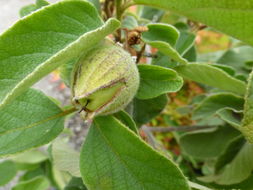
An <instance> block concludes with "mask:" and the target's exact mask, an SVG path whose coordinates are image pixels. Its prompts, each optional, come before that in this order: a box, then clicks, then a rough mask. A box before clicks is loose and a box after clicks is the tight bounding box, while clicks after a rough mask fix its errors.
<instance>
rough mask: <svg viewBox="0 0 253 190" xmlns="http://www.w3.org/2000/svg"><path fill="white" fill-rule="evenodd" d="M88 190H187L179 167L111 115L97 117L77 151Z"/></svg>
mask: <svg viewBox="0 0 253 190" xmlns="http://www.w3.org/2000/svg"><path fill="white" fill-rule="evenodd" d="M80 168H81V174H82V177H83V180H84V183H85V184H86V185H87V187H88V189H90V190H95V189H103V190H119V189H121V190H128V189H131V190H140V189H143V190H164V189H173V190H189V186H188V184H187V181H186V179H185V178H184V176H183V174H182V173H181V172H180V170H179V168H178V167H177V166H176V165H174V164H173V163H172V162H171V161H170V160H168V159H166V158H165V157H163V156H162V155H160V154H159V153H157V152H156V151H154V150H153V149H152V148H151V147H149V146H147V145H146V144H145V143H144V142H143V141H142V140H141V139H139V138H138V137H137V136H136V135H135V134H134V133H133V132H131V131H130V130H129V129H128V128H126V127H125V126H124V125H123V124H122V123H120V122H119V121H118V120H117V119H115V118H113V117H112V116H105V117H98V118H96V119H95V121H94V124H93V125H92V126H91V129H90V131H89V134H88V136H87V138H86V140H85V143H84V145H83V147H82V150H81V159H80Z"/></svg>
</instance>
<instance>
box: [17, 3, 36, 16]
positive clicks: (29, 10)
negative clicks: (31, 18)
mask: <svg viewBox="0 0 253 190" xmlns="http://www.w3.org/2000/svg"><path fill="white" fill-rule="evenodd" d="M37 9H38V8H37V6H36V5H34V4H31V5H27V6H24V7H22V8H21V9H20V11H19V15H20V17H24V16H26V15H29V14H31V13H32V12H34V11H36V10H37Z"/></svg>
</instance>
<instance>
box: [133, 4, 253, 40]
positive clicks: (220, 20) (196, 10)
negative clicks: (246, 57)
mask: <svg viewBox="0 0 253 190" xmlns="http://www.w3.org/2000/svg"><path fill="white" fill-rule="evenodd" d="M134 2H135V3H137V4H143V5H149V6H154V7H157V8H161V9H165V10H169V11H173V12H175V13H177V14H180V15H183V16H186V17H188V18H189V19H191V20H195V21H199V22H201V23H204V24H206V25H208V26H211V27H214V28H215V29H217V30H219V31H221V32H224V33H226V34H229V35H231V36H233V37H235V38H238V39H240V40H242V41H244V42H247V43H249V44H251V45H253V36H252V31H253V30H252V28H253V22H252V20H251V18H252V17H253V7H252V3H253V1H252V0H246V1H243V2H241V1H231V0H221V1H212V0H205V1H195V0H181V1H178V0H170V1H168V0H134Z"/></svg>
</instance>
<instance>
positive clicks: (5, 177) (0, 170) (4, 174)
mask: <svg viewBox="0 0 253 190" xmlns="http://www.w3.org/2000/svg"><path fill="white" fill-rule="evenodd" d="M16 173H17V169H16V166H15V163H14V162H12V161H10V160H5V161H3V162H0V176H1V177H0V186H3V185H5V184H7V183H9V181H11V180H12V179H13V178H14V177H15V176H16Z"/></svg>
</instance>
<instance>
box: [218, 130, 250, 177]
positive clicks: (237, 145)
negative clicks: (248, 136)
mask: <svg viewBox="0 0 253 190" xmlns="http://www.w3.org/2000/svg"><path fill="white" fill-rule="evenodd" d="M244 144H245V139H244V138H243V137H242V135H240V136H238V137H235V138H234V139H232V140H231V141H230V142H229V144H228V146H227V148H226V149H225V151H223V152H222V154H221V155H220V156H219V157H218V159H217V161H216V163H215V172H216V173H217V172H219V171H221V169H222V168H223V167H224V166H225V165H226V164H228V163H230V162H231V161H232V160H233V159H234V157H235V156H236V155H237V154H238V152H239V151H240V150H241V148H242V147H243V146H244Z"/></svg>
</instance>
